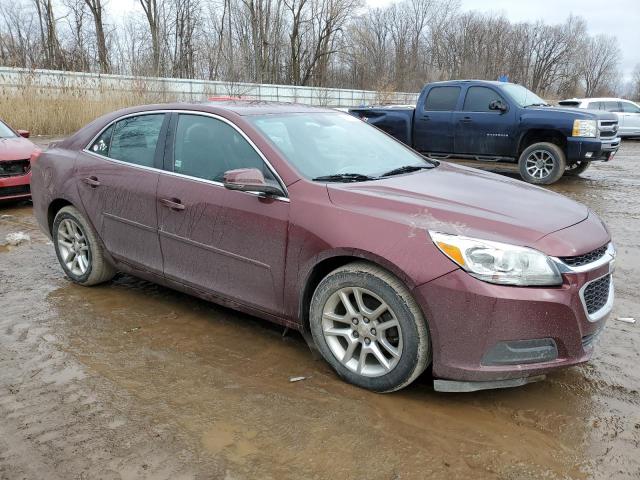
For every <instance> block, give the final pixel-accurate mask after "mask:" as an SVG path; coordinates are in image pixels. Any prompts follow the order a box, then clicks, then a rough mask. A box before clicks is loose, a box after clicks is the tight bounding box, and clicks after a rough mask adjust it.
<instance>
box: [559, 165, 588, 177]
mask: <svg viewBox="0 0 640 480" xmlns="http://www.w3.org/2000/svg"><path fill="white" fill-rule="evenodd" d="M589 165H591V162H574V163H572V164H570V165H567V169H566V170H565V171H564V174H565V175H568V176H570V177H576V176H578V175H580V174H581V173H583V172H585V171H586V170H587V168H589Z"/></svg>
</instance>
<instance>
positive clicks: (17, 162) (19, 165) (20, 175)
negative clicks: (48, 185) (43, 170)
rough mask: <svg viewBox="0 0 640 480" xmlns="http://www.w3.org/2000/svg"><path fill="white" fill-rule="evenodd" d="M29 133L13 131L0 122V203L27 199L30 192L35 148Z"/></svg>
mask: <svg viewBox="0 0 640 480" xmlns="http://www.w3.org/2000/svg"><path fill="white" fill-rule="evenodd" d="M28 137H29V132H27V131H25V130H17V131H16V130H14V129H13V128H11V127H10V126H8V125H7V124H6V123H4V122H3V121H2V120H0V201H3V200H20V199H25V198H29V197H30V196H31V190H30V187H29V182H30V180H31V163H30V158H31V154H32V153H33V152H34V150H36V146H35V145H34V144H33V143H31V142H30V141H29V140H27V138H28Z"/></svg>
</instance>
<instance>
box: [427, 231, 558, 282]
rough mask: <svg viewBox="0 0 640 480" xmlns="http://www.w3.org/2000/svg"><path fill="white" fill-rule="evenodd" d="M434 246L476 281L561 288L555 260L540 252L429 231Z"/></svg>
mask: <svg viewBox="0 0 640 480" xmlns="http://www.w3.org/2000/svg"><path fill="white" fill-rule="evenodd" d="M429 235H430V236H431V239H432V240H433V243H435V245H436V246H437V247H438V249H440V251H441V252H442V253H444V254H445V255H446V256H447V257H449V258H450V259H451V260H453V261H454V262H455V263H457V264H458V265H459V266H460V267H461V268H462V269H464V270H465V271H466V272H468V273H469V274H470V275H472V276H474V277H475V278H477V279H479V280H482V281H485V282H490V283H497V284H500V285H518V286H540V285H547V286H549V285H560V284H562V276H561V275H560V272H559V271H558V268H557V267H556V265H555V264H554V262H553V260H551V258H549V256H547V255H545V254H544V253H542V252H539V251H538V250H534V249H532V248H527V247H520V246H517V245H510V244H508V243H500V242H492V241H489V240H480V239H477V238H470V237H464V236H461V235H451V234H447V233H440V232H432V231H429Z"/></svg>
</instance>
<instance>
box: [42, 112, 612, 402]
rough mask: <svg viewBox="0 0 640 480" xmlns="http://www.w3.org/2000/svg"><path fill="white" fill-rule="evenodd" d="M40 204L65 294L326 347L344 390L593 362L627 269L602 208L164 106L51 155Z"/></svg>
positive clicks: (518, 380) (343, 143) (294, 120)
mask: <svg viewBox="0 0 640 480" xmlns="http://www.w3.org/2000/svg"><path fill="white" fill-rule="evenodd" d="M32 187H33V196H34V197H33V202H34V210H35V214H36V216H37V218H38V221H39V223H40V225H41V226H42V228H43V229H44V230H45V231H46V232H47V234H49V235H50V236H51V237H52V239H53V243H54V245H55V250H56V253H57V255H58V258H59V260H60V263H61V264H62V268H63V270H64V272H65V273H66V275H67V276H68V277H69V278H71V279H72V280H73V281H75V282H77V283H80V284H83V285H94V284H97V283H100V282H105V281H107V280H109V279H111V278H112V277H113V275H114V273H115V272H116V270H120V271H124V272H127V273H130V274H132V275H135V276H138V277H142V278H145V279H148V280H151V281H153V282H157V283H160V284H163V285H167V286H170V287H173V288H176V289H179V290H182V291H185V292H189V293H192V294H194V295H196V296H199V297H202V298H205V299H209V300H212V301H214V302H217V303H221V304H223V305H227V306H230V307H232V308H235V309H238V310H242V311H245V312H249V313H252V314H254V315H257V316H259V317H263V318H265V319H268V320H271V321H274V322H277V323H280V324H282V325H286V326H288V327H292V328H296V329H300V330H302V331H304V332H310V334H311V338H312V339H313V343H315V346H316V347H317V348H318V350H319V351H320V352H321V353H322V355H323V357H324V358H325V359H326V360H327V362H329V363H330V364H331V366H332V367H333V368H334V369H335V370H336V372H337V373H338V374H339V375H340V376H341V377H343V378H344V379H346V380H348V381H349V382H352V383H354V384H356V385H359V386H361V387H365V388H369V389H371V390H375V391H379V392H388V391H393V390H398V389H400V388H402V387H404V386H406V385H408V384H409V383H411V382H412V381H413V380H414V379H415V378H416V377H417V376H418V375H420V374H421V373H422V372H423V371H424V370H425V369H426V368H427V367H428V366H429V365H432V367H433V369H432V371H433V376H434V377H435V379H436V380H435V388H436V389H437V390H446V391H471V390H478V389H483V388H495V387H506V386H515V385H521V384H524V383H528V382H530V381H534V380H538V379H540V378H542V376H543V374H544V373H546V372H548V371H550V370H553V369H555V368H558V367H566V366H569V365H575V364H577V363H581V362H585V361H587V360H588V359H589V357H590V356H591V352H592V349H593V346H594V341H595V339H596V338H597V336H598V334H599V333H600V332H601V331H602V328H603V326H604V323H605V318H606V316H607V314H608V313H609V312H610V310H611V307H612V303H613V282H612V280H611V273H612V270H613V264H614V257H615V251H614V249H613V245H612V243H611V238H610V235H609V233H608V231H607V228H606V227H605V225H604V224H603V223H602V221H601V220H600V219H599V218H598V217H597V216H596V215H595V214H594V213H593V212H592V211H590V210H589V209H588V208H587V207H585V206H584V205H581V204H578V203H576V202H574V201H572V200H569V199H567V198H565V197H563V196H561V195H557V194H555V193H551V192H548V191H546V190H543V189H541V188H538V187H534V186H530V185H527V184H525V183H522V182H520V181H516V180H512V179H507V178H504V177H501V176H498V175H494V174H489V173H483V172H480V171H477V170H474V169H470V168H464V167H458V166H453V165H449V164H446V163H438V162H435V161H431V160H427V159H425V158H423V157H422V156H420V155H418V154H416V153H415V152H414V151H412V150H410V149H409V148H407V147H405V146H404V145H402V144H401V143H399V142H397V141H395V140H394V139H392V138H391V137H389V136H387V135H386V134H384V133H382V132H381V131H379V130H377V129H376V128H374V127H371V126H369V125H367V124H366V123H364V122H361V121H359V120H358V119H356V118H354V117H351V116H349V115H346V114H343V113H341V112H337V111H334V110H328V109H319V108H312V107H305V106H300V105H291V104H271V103H259V102H242V101H238V102H216V103H203V104H171V105H150V106H144V107H137V108H132V109H128V110H122V111H119V112H116V113H112V114H110V115H107V116H105V117H102V118H100V119H98V120H96V121H94V122H93V123H91V124H89V125H88V126H86V127H84V128H83V129H82V130H80V131H79V132H77V133H76V134H75V135H73V136H71V137H70V138H68V139H66V140H64V141H62V142H60V143H58V144H57V145H54V146H53V147H52V148H50V149H49V150H48V151H46V152H45V153H43V154H42V155H41V156H40V157H39V159H38V160H37V162H35V164H34V166H33V179H32Z"/></svg>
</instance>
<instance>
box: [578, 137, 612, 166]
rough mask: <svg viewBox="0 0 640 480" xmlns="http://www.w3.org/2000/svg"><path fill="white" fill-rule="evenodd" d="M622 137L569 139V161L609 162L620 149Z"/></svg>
mask: <svg viewBox="0 0 640 480" xmlns="http://www.w3.org/2000/svg"><path fill="white" fill-rule="evenodd" d="M620 141H621V140H620V137H615V138H610V139H600V138H584V137H568V138H567V161H568V162H569V163H571V162H585V161H586V162H594V161H604V162H607V161H609V160H611V159H612V158H613V156H614V155H615V153H616V152H617V151H618V148H620Z"/></svg>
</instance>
